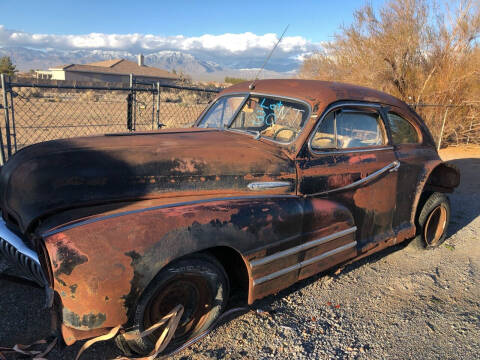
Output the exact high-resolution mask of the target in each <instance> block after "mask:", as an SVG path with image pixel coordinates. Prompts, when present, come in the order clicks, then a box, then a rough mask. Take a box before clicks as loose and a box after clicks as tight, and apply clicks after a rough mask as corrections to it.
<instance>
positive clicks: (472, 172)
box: [447, 158, 480, 237]
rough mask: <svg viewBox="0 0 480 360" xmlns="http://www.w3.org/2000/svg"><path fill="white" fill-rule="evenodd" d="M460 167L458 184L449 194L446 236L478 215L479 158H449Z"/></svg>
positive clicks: (461, 227)
mask: <svg viewBox="0 0 480 360" xmlns="http://www.w3.org/2000/svg"><path fill="white" fill-rule="evenodd" d="M448 163H450V164H453V165H455V166H456V167H458V168H459V169H460V185H459V187H458V188H457V189H455V191H454V192H453V193H452V194H449V195H448V197H449V198H450V203H451V214H450V225H449V227H448V230H447V237H451V236H453V235H455V234H456V233H458V232H459V231H460V230H461V229H463V228H464V227H465V226H467V225H468V224H470V223H471V222H472V221H473V220H474V219H476V218H477V217H478V216H479V215H480V158H465V159H455V160H450V161H448Z"/></svg>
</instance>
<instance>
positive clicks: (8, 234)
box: [0, 219, 40, 266]
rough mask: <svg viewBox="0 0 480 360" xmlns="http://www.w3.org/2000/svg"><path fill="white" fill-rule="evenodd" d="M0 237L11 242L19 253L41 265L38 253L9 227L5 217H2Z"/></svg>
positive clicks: (0, 220)
mask: <svg viewBox="0 0 480 360" xmlns="http://www.w3.org/2000/svg"><path fill="white" fill-rule="evenodd" d="M0 237H1V238H2V239H3V240H4V241H6V242H7V243H9V244H10V245H11V246H13V247H14V248H15V249H16V250H17V251H18V252H19V253H21V254H23V255H25V256H26V257H28V258H30V259H31V260H33V261H34V262H35V263H36V264H37V265H38V266H40V261H39V260H38V255H37V253H36V252H35V251H33V250H32V249H30V248H29V247H27V246H26V245H25V243H24V242H23V240H22V239H21V238H20V237H18V236H17V235H16V234H15V233H14V232H12V231H11V230H10V229H9V228H8V227H7V225H6V223H5V221H4V220H3V219H0Z"/></svg>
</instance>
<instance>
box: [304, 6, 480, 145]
mask: <svg viewBox="0 0 480 360" xmlns="http://www.w3.org/2000/svg"><path fill="white" fill-rule="evenodd" d="M479 36H480V0H472V1H470V0H457V1H450V2H444V3H441V4H440V5H438V4H437V5H435V4H432V2H431V1H427V0H391V1H389V2H387V3H386V4H385V5H384V6H383V7H382V8H381V9H380V10H379V11H378V12H375V10H374V9H373V7H372V6H371V5H365V6H364V7H362V8H361V9H359V10H357V11H355V13H354V21H353V23H352V24H351V25H349V26H344V27H342V28H341V30H340V32H339V33H337V34H336V35H335V37H334V40H333V41H331V42H329V43H327V44H326V45H325V48H324V50H323V51H322V52H319V53H317V54H314V55H313V56H311V57H310V58H308V59H306V60H305V61H304V63H303V65H302V67H301V70H300V75H299V76H300V77H301V78H310V79H323V80H331V81H341V82H349V83H353V84H358V85H364V86H368V87H372V88H376V89H379V90H382V91H385V92H387V93H390V94H392V95H395V96H397V97H399V98H401V99H402V100H404V101H406V102H407V103H410V104H414V107H416V109H417V111H419V112H420V113H421V115H423V117H424V118H425V120H426V121H427V123H428V124H429V125H430V127H431V129H432V130H433V131H432V132H434V133H435V132H437V131H439V128H440V127H441V124H439V123H441V121H442V118H443V115H444V113H445V110H446V107H444V106H443V107H423V106H415V105H416V104H422V103H423V104H425V103H428V104H441V105H460V106H459V107H455V108H454V107H453V106H450V107H449V113H448V122H447V125H446V128H445V130H446V131H445V138H446V139H452V134H454V133H455V132H457V133H458V132H460V131H461V129H462V128H465V126H467V125H469V124H471V122H470V121H469V120H468V119H470V118H472V116H473V118H475V117H476V118H477V119H478V118H480V106H473V107H472V106H471V105H474V104H478V105H480V103H479V99H480V68H479V64H480V44H479V41H478V40H479ZM462 131H463V130H462ZM434 135H435V134H434ZM457 139H458V136H457Z"/></svg>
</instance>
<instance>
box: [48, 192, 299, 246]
mask: <svg viewBox="0 0 480 360" xmlns="http://www.w3.org/2000/svg"><path fill="white" fill-rule="evenodd" d="M282 198H284V199H293V198H298V196H297V195H289V194H285V195H276V194H273V195H251V196H232V197H224V198H213V199H205V200H195V201H184V202H179V203H173V204H166V205H159V206H152V207H148V208H144V209H138V210H130V211H123V212H120V213H117V214H111V215H106V216H100V217H98V218H94V219H87V220H82V221H78V222H76V223H73V224H70V225H65V226H61V227H59V228H57V229H54V230H52V231H48V232H45V233H43V234H42V237H48V236H52V235H55V234H58V233H60V232H62V231H66V230H70V229H73V228H75V227H77V226H82V225H88V224H92V223H95V222H97V221H103V220H107V219H113V218H116V217H120V216H125V215H131V214H139V213H142V212H146V211H153V210H158V209H166V208H172V207H177V206H184V205H196V204H202V203H209V202H215V201H225V200H249V199H250V200H254V199H282Z"/></svg>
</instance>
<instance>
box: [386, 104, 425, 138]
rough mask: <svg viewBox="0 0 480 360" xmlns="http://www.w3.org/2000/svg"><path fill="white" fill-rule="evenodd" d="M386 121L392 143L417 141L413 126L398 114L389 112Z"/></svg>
mask: <svg viewBox="0 0 480 360" xmlns="http://www.w3.org/2000/svg"><path fill="white" fill-rule="evenodd" d="M388 123H389V125H390V132H391V133H392V141H393V143H394V144H415V143H418V142H419V137H418V133H417V131H416V130H415V127H414V126H413V125H412V124H410V122H408V121H407V120H405V119H404V118H402V117H401V116H400V115H397V114H395V113H392V112H389V113H388Z"/></svg>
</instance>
